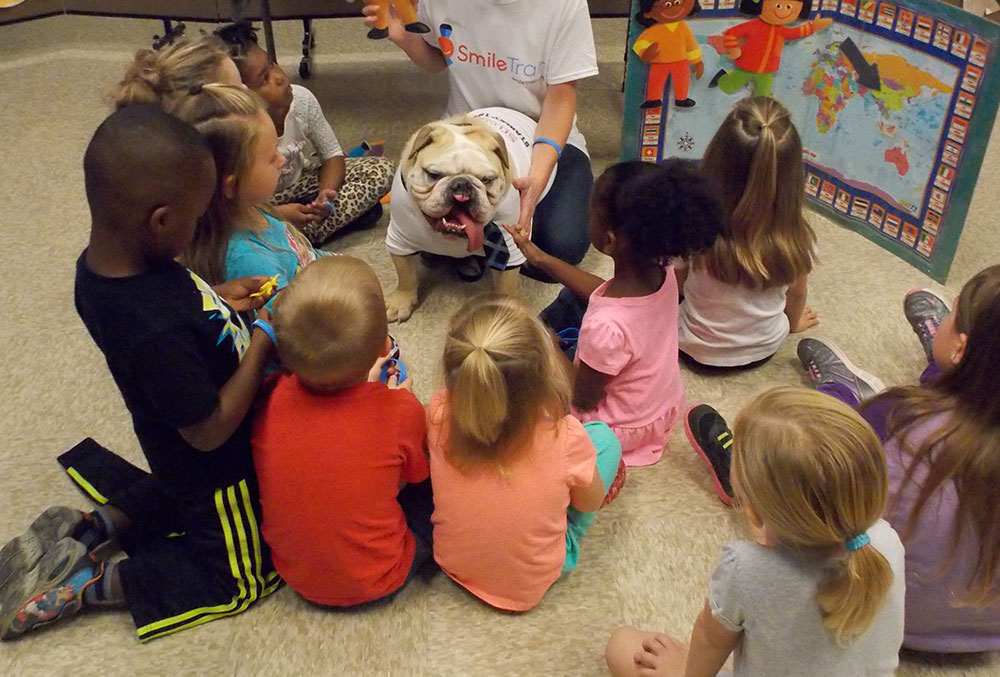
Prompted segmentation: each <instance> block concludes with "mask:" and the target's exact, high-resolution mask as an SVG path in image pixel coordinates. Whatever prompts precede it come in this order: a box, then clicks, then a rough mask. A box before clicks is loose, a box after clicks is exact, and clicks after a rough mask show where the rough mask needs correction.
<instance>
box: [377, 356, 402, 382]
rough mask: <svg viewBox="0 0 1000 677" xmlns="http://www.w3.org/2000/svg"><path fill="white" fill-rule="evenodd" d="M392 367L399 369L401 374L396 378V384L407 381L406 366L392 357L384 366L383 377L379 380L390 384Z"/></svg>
mask: <svg viewBox="0 0 1000 677" xmlns="http://www.w3.org/2000/svg"><path fill="white" fill-rule="evenodd" d="M392 365H396V368H397V369H399V374H397V376H396V383H402V382H403V381H405V380H406V366H405V365H404V364H403V363H402V362H400V361H399V360H397V359H396V358H394V357H390V358H389V359H388V360H387V361H386V363H385V364H383V365H382V375H381V376H380V377H379V380H380V381H382V383H388V382H389V367H390V366H392Z"/></svg>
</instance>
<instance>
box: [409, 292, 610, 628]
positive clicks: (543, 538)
mask: <svg viewBox="0 0 1000 677" xmlns="http://www.w3.org/2000/svg"><path fill="white" fill-rule="evenodd" d="M556 350H557V349H556V347H555V345H554V344H553V342H552V339H551V337H550V334H549V332H548V330H547V329H546V328H545V327H544V325H542V323H541V322H540V321H539V320H538V319H537V318H536V317H535V315H534V313H532V311H531V310H530V309H529V308H528V307H527V306H526V305H525V304H524V303H523V302H522V301H520V300H518V299H516V298H513V297H508V296H500V295H492V294H490V295H485V296H480V297H477V298H474V299H472V300H470V301H469V302H468V303H466V304H465V305H464V306H462V308H461V309H460V310H459V311H458V312H457V313H456V314H455V316H454V317H453V318H452V321H451V326H450V328H449V330H448V336H447V338H446V340H445V347H444V358H443V367H444V388H443V389H441V390H439V391H438V392H437V393H435V394H434V396H433V398H432V399H431V403H430V405H429V407H428V435H427V440H428V447H429V450H430V461H431V482H432V484H433V487H434V506H435V509H434V515H433V517H432V522H433V524H434V558H435V559H436V560H437V562H438V564H440V565H441V568H442V569H443V570H444V571H445V573H447V574H448V575H449V576H450V577H451V578H452V579H453V580H454V581H455V582H457V583H458V584H460V585H461V586H463V587H464V588H466V589H467V590H468V591H469V592H471V593H472V594H474V595H475V596H476V597H478V598H480V599H482V600H483V601H484V602H486V603H488V604H491V605H492V606H495V607H498V608H501V609H506V610H509V611H527V610H528V609H531V608H532V607H534V606H535V605H536V604H538V602H539V601H541V599H542V596H543V595H544V594H545V591H546V590H548V588H549V586H551V585H552V584H553V583H554V582H555V581H556V580H557V579H558V578H559V576H560V575H561V574H562V573H564V572H567V571H569V570H571V569H573V568H574V567H575V566H576V563H577V560H578V558H579V554H580V541H581V538H582V536H583V534H584V532H585V531H586V530H587V528H588V527H589V526H590V524H591V523H592V522H593V520H594V515H595V512H596V511H597V509H598V508H600V507H601V504H602V502H603V501H604V498H605V495H606V494H607V491H608V488H609V487H610V486H611V482H612V480H613V479H614V477H615V473H616V471H617V470H618V463H619V462H620V460H621V445H620V444H619V443H618V440H617V438H616V437H615V435H614V433H613V432H611V429H610V428H608V426H607V425H605V424H604V423H599V422H592V423H586V424H581V423H580V422H579V421H577V420H576V419H575V418H573V417H572V416H571V415H569V399H570V384H569V379H568V376H567V374H566V370H565V369H564V368H563V367H562V365H561V364H560V362H559V359H558V357H559V356H558V355H557V352H556Z"/></svg>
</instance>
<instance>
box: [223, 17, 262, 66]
mask: <svg viewBox="0 0 1000 677" xmlns="http://www.w3.org/2000/svg"><path fill="white" fill-rule="evenodd" d="M213 34H214V35H216V36H217V37H218V38H219V39H220V40H222V42H224V43H226V46H227V47H228V48H229V55H230V56H231V57H232V58H233V59H239V58H241V57H244V56H246V53H247V52H248V51H249V50H250V48H251V47H254V46H256V45H258V44H259V43H258V42H257V29H256V28H254V27H253V24H252V23H250V22H249V21H237V22H235V23H231V24H226V25H224V26H220V27H219V28H216V29H215V31H213Z"/></svg>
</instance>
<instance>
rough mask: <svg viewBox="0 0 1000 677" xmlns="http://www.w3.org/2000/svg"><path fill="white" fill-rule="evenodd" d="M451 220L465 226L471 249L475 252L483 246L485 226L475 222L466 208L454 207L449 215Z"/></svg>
mask: <svg viewBox="0 0 1000 677" xmlns="http://www.w3.org/2000/svg"><path fill="white" fill-rule="evenodd" d="M448 216H449V217H450V218H451V220H453V221H458V222H459V223H461V224H462V225H463V226H465V235H466V237H468V238H469V251H470V252H474V251H476V250H477V249H479V248H480V247H482V246H483V227H482V226H481V225H479V224H478V223H476V222H475V220H474V219H473V218H472V217H471V216H469V214H468V212H466V211H465V210H464V209H454V210H452V212H451V213H450V214H449V215H448Z"/></svg>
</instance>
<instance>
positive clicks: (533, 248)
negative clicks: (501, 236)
mask: <svg viewBox="0 0 1000 677" xmlns="http://www.w3.org/2000/svg"><path fill="white" fill-rule="evenodd" d="M502 225H503V227H504V230H506V231H507V232H508V233H510V236H511V237H512V238H514V244H516V245H517V248H518V249H520V250H521V253H522V254H524V258H525V259H527V261H528V263H530V264H531V265H533V266H538V265H539V262H540V261H541V260H542V259H543V258H544V257H545V252H543V251H542V250H541V249H539V248H538V245H536V244H535V243H534V242H532V241H531V228H530V227H529V226H526V225H523V224H520V223H515V224H514V225H513V226H508V225H507V224H506V223H504V224H502Z"/></svg>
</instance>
